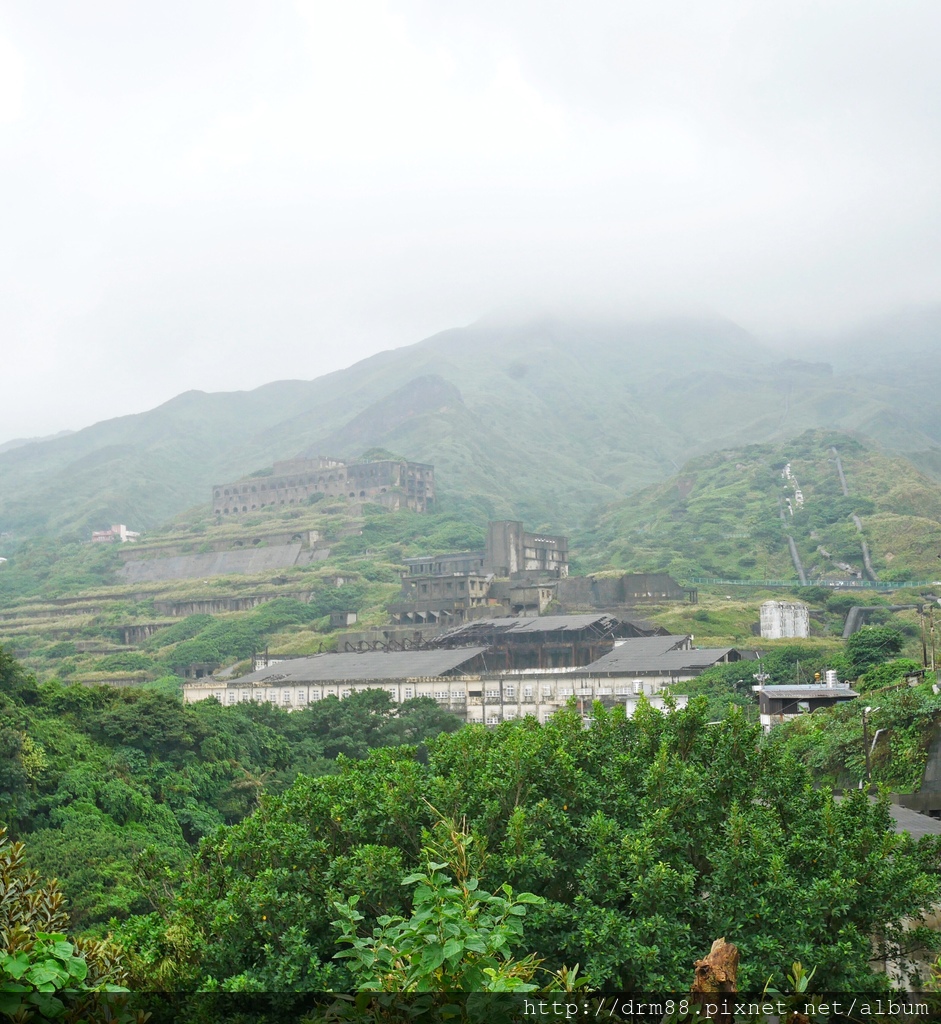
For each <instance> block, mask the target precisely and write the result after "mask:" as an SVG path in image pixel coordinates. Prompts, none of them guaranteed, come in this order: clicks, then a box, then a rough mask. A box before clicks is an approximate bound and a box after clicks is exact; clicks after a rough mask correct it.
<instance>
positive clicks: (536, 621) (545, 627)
mask: <svg viewBox="0 0 941 1024" xmlns="http://www.w3.org/2000/svg"><path fill="white" fill-rule="evenodd" d="M537 585H539V584H537ZM618 621H619V620H618V619H616V618H614V617H613V616H611V615H605V614H602V613H597V612H596V613H595V614H594V615H529V616H521V615H501V616H499V617H496V618H492V619H474V620H472V621H471V622H465V623H464V625H462V626H455V627H454V629H449V630H448V631H447V632H446V633H442V634H441V636H440V637H438V638H437V639H438V640H443V639H445V638H447V639H448V640H452V639H454V638H455V637H458V636H463V635H466V636H467V637H468V638H469V639H473V638H476V637H478V636H480V635H482V634H483V635H492V634H494V633H500V634H506V633H512V634H513V635H514V636H516V635H517V634H520V633H559V632H565V631H567V630H573V631H575V630H580V629H588V628H590V627H591V626H597V627H598V628H600V629H602V630H605V631H606V630H607V629H608V628H609V627H613V626H615V625H617V623H618Z"/></svg>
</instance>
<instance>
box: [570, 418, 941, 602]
mask: <svg viewBox="0 0 941 1024" xmlns="http://www.w3.org/2000/svg"><path fill="white" fill-rule="evenodd" d="M838 459H839V462H838V461H837V460H838ZM841 468H842V470H843V478H842V479H841V477H840V469H841ZM844 481H845V483H846V493H844V488H843V483H844ZM854 516H855V519H854ZM857 520H858V523H857ZM788 537H791V538H792V539H793V540H794V542H795V547H796V550H797V552H798V555H799V557H800V560H801V564H802V567H803V568H804V570H805V572H806V575H807V577H808V580H809V581H810V582H812V581H813V580H814V579H820V580H847V579H854V578H855V579H864V578H867V577H870V576H871V574H874V575H875V576H876V578H877V579H878V580H880V581H883V582H893V581H897V582H905V581H909V580H932V579H935V578H937V577H938V575H939V571H938V568H939V567H938V561H937V559H938V554H939V552H941V488H939V487H938V486H937V485H936V484H935V483H934V482H933V481H931V480H929V479H928V478H927V477H925V476H923V475H922V474H921V473H920V472H919V471H918V470H917V469H916V468H915V467H914V466H913V465H912V464H911V463H910V462H908V461H907V460H906V459H904V458H903V457H900V456H890V455H887V454H885V453H883V452H880V451H879V450H877V449H876V447H875V446H874V445H873V444H871V443H869V444H866V443H863V442H862V441H860V440H859V439H858V438H857V437H855V436H851V435H848V434H841V433H839V432H836V431H824V430H816V431H807V432H806V433H804V434H802V435H801V436H800V437H797V438H795V439H793V440H791V441H787V442H782V443H779V444H764V445H747V446H744V447H741V448H737V449H729V450H724V451H721V452H714V453H711V454H709V455H706V456H702V457H700V458H698V459H693V460H691V461H690V462H689V463H688V464H687V465H686V466H684V468H683V472H682V473H680V474H678V475H675V476H673V477H671V478H670V479H668V480H666V481H664V482H663V483H660V484H657V485H655V486H654V487H651V488H648V489H646V490H644V491H642V492H641V493H639V494H636V495H633V496H632V497H631V498H630V499H628V500H627V501H623V500H622V501H619V502H616V503H613V504H611V505H609V506H607V507H606V508H605V509H603V510H602V511H601V512H599V513H598V514H597V515H596V516H595V517H594V519H593V520H592V522H591V523H590V524H589V525H588V526H587V527H586V528H585V529H583V530H580V531H578V532H577V533H576V535H575V537H574V538H573V541H572V546H573V548H574V549H575V550H577V551H580V552H581V553H582V554H581V561H580V568H582V569H592V570H594V569H604V568H614V567H617V568H625V569H634V570H654V569H667V570H668V571H670V572H672V573H673V574H675V575H677V576H678V577H679V578H682V579H688V578H691V577H702V576H705V577H719V578H724V579H795V578H796V577H797V570H796V567H795V565H794V563H793V560H792V557H791V553H790V550H789V545H788ZM863 542H865V544H866V548H867V550H868V552H869V553H870V559H871V562H870V564H871V571H870V570H869V569H867V566H866V565H865V559H864V556H863Z"/></svg>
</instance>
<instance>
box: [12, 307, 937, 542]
mask: <svg viewBox="0 0 941 1024" xmlns="http://www.w3.org/2000/svg"><path fill="white" fill-rule="evenodd" d="M826 357H827V352H826V351H816V352H815V353H814V361H813V362H811V361H809V360H800V359H794V358H783V359H782V358H781V354H780V353H776V352H773V351H771V350H769V349H766V348H764V347H763V346H762V345H760V344H759V343H758V342H757V341H756V340H755V339H754V338H752V337H751V336H750V335H748V334H747V332H745V331H743V330H742V329H741V328H740V327H738V326H736V325H735V324H733V323H731V322H729V321H725V320H722V319H720V318H712V319H701V320H690V319H685V320H684V319H673V320H669V319H665V320H659V321H647V322H642V321H636V322H630V321H624V322H615V321H607V322H603V321H602V322H589V321H585V320H582V321H579V320H568V321H563V320H552V319H548V318H542V319H535V320H531V321H528V322H517V323H514V324H509V325H503V324H501V323H499V322H497V321H488V322H485V323H481V324H476V325H472V326H470V327H467V328H461V329H454V330H449V331H445V332H443V333H441V334H439V335H436V336H434V337H432V338H428V339H426V340H425V341H422V342H419V343H417V344H416V345H412V346H408V347H406V348H401V349H396V350H393V351H388V352H382V353H379V354H378V355H375V356H372V357H370V358H368V359H365V360H362V361H361V362H359V363H356V364H355V365H354V366H351V367H348V368H346V369H344V370H340V371H337V372H335V373H331V374H327V375H326V376H323V377H319V378H317V379H315V380H312V381H279V382H275V383H271V384H266V385H264V386H262V387H259V388H257V389H255V390H253V391H247V392H237V393H222V394H204V393H201V392H186V393H184V394H181V395H179V396H177V397H176V398H174V399H172V400H171V401H169V402H167V403H165V404H164V405H162V406H160V407H159V408H157V409H153V410H151V411H149V412H144V413H139V414H136V415H133V416H125V417H121V418H118V419H114V420H104V421H102V422H100V423H97V424H95V425H94V426H92V427H88V428H86V429H85V430H80V431H77V432H75V433H73V434H70V435H67V436H65V437H58V438H53V439H50V440H46V441H42V442H39V443H31V444H26V445H22V446H20V447H17V448H15V449H12V450H8V451H5V452H0V532H12V533H14V534H15V535H17V536H20V537H25V536H29V535H35V534H42V533H50V534H54V535H59V534H63V533H64V534H72V535H75V536H76V537H80V536H87V534H88V532H89V531H90V530H92V529H97V528H100V527H102V526H107V525H108V524H109V523H110V522H112V521H115V522H118V521H120V522H127V523H128V525H129V526H131V527H132V528H136V529H149V528H152V527H153V526H155V525H157V524H159V523H161V522H163V521H166V520H167V519H169V518H170V517H171V516H173V515H175V514H178V513H179V512H180V511H182V510H183V509H185V508H187V507H190V506H192V505H195V504H199V503H202V502H204V501H205V500H206V496H207V494H208V490H209V487H210V486H211V485H212V484H214V483H218V482H224V481H227V480H232V479H235V478H237V477H238V476H241V475H244V474H247V473H251V472H253V471H256V470H259V469H261V468H264V467H265V466H270V465H271V464H272V462H274V461H275V460H276V459H283V458H291V457H294V456H296V455H297V454H298V453H300V452H302V451H305V450H311V451H318V452H322V453H323V454H336V455H341V456H344V455H346V456H349V455H351V454H355V453H356V452H357V451H358V450H362V448H364V447H368V446H381V447H386V448H390V449H394V450H396V451H398V452H400V453H402V454H404V455H406V456H407V457H409V458H412V459H416V460H420V461H425V462H431V463H434V465H435V466H436V468H437V476H438V490H439V494H440V496H441V499H442V500H443V501H444V502H445V507H448V503H449V502H450V503H452V504H451V507H452V508H459V507H461V503H462V502H467V501H468V500H477V501H478V507H480V508H481V509H482V510H493V511H494V513H495V514H499V515H510V516H513V517H519V518H527V519H528V518H531V517H534V516H535V518H537V519H539V520H540V521H544V520H551V521H554V522H556V523H557V524H558V527H559V528H560V529H563V530H571V529H573V528H574V527H576V526H577V525H578V524H579V523H581V522H583V521H584V519H585V517H586V515H587V514H588V513H589V512H590V510H592V509H593V508H595V507H596V506H597V505H599V504H601V503H605V502H609V501H614V500H616V499H617V498H618V497H619V496H623V495H625V494H629V493H632V492H634V491H637V490H639V489H641V488H643V487H645V486H648V485H650V484H653V483H656V482H657V481H659V480H662V479H664V478H665V477H667V476H668V475H669V474H671V473H673V472H675V471H676V470H677V469H678V468H679V467H681V466H682V465H684V464H685V463H686V461H687V460H688V459H689V458H691V457H692V458H695V457H697V456H699V455H702V454H705V453H707V452H709V451H714V450H717V449H721V448H727V447H733V446H735V445H741V444H744V443H747V442H768V441H775V440H779V439H783V438H787V437H792V436H795V435H796V434H799V433H801V432H802V431H804V430H806V429H809V428H815V427H833V428H835V429H842V430H854V431H860V432H864V433H867V434H869V435H871V436H872V437H873V438H874V439H875V440H876V441H877V442H878V443H879V444H882V445H884V446H886V447H888V448H890V449H893V450H897V451H904V452H911V453H912V455H913V457H916V458H918V459H919V460H920V465H921V466H922V467H923V469H925V470H926V471H928V472H936V471H937V468H938V466H939V464H941V459H939V457H938V454H937V451H938V447H939V444H941V405H939V400H938V398H937V397H936V396H937V395H938V393H939V389H938V388H936V387H934V385H935V383H937V382H936V381H935V378H936V377H937V375H938V374H937V372H936V371H934V370H933V369H932V368H931V366H930V365H929V366H927V367H925V366H923V365H921V364H920V363H919V364H918V366H917V368H916V367H913V368H912V372H910V373H908V374H907V375H906V374H905V370H904V366H899V365H897V366H896V371H895V373H894V375H886V374H885V373H883V367H882V364H879V365H875V364H873V365H875V369H873V370H872V371H871V372H870V370H868V369H866V365H868V364H866V365H863V366H862V367H861V368H859V369H858V370H857V369H854V368H852V367H851V368H848V369H845V370H843V371H841V372H835V371H832V370H830V368H829V367H828V366H827V364H826V363H821V362H820V360H821V359H822V358H826ZM922 362H923V360H922ZM897 363H898V360H897ZM916 369H917V372H916ZM429 378H431V379H434V380H435V382H436V383H435V384H434V386H433V387H431V391H432V392H434V393H435V396H438V395H439V394H440V395H444V394H447V395H449V396H451V397H450V398H448V399H447V400H444V401H439V400H438V398H437V397H433V398H432V400H430V401H429V402H427V403H426V404H425V405H424V406H423V405H422V404H421V403H420V402H419V403H418V404H417V405H416V404H415V403H414V402H410V398H409V396H410V395H411V398H412V399H415V398H416V397H417V396H419V395H420V394H421V393H422V389H423V388H424V387H428V386H429V385H428V384H427V382H428V380H429ZM422 381H425V382H426V383H425V384H424V385H423V384H422V383H421V382H422ZM452 389H453V390H452ZM457 395H459V396H460V401H458V400H457V397H456V396H457ZM913 396H914V397H913ZM919 453H921V454H919Z"/></svg>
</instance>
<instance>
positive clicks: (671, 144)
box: [0, 0, 941, 442]
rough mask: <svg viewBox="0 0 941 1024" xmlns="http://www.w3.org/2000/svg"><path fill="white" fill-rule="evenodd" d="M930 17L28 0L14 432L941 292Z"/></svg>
mask: <svg viewBox="0 0 941 1024" xmlns="http://www.w3.org/2000/svg"><path fill="white" fill-rule="evenodd" d="M939 37H941V7H939V5H938V4H937V3H936V2H934V0H907V2H906V3H904V4H899V3H897V2H894V0H891V2H890V0H872V2H867V3H859V2H858V0H853V2H850V0H833V2H831V3H827V4H819V3H815V2H809V0H791V2H789V3H787V4H778V5H773V4H768V3H766V2H757V0H752V2H747V0H715V2H711V3H708V4H706V3H699V2H694V0H685V2H676V0H661V2H659V3H656V4H651V3H647V2H643V3H642V2H640V0H588V2H586V3H582V4H572V3H570V2H565V0H540V2H538V3H537V2H535V0H518V2H516V3H513V4H506V3H499V2H497V0H474V2H473V3H469V2H464V0H458V2H454V3H445V4H442V3H440V2H432V0H387V2H382V0H346V2H344V3H335V2H327V0H297V2H288V0H226V2H225V3H223V2H221V0H204V2H196V3H193V2H192V0H189V2H183V0H165V2H163V3H160V4H140V3H132V4H128V3H126V2H123V0H84V2H83V3H81V4H75V3H69V2H67V0H57V2H49V3H45V4H41V5H40V4H17V3H14V2H11V0H7V2H2V3H0V175H2V185H3V195H4V200H5V201H4V217H3V228H2V232H0V261H2V278H0V282H2V283H0V288H2V301H0V337H2V339H3V344H2V350H0V351H2V361H0V367H2V380H3V383H4V388H3V396H4V398H3V402H2V403H0V442H2V441H4V440H7V439H9V438H13V437H23V436H33V435H41V434H49V433H52V432H54V431H58V430H62V429H67V428H79V427H82V426H84V425H87V424H88V423H91V422H93V421H95V420H99V419H104V418H109V417H111V416H115V415H121V414H124V413H128V412H134V411H139V410H142V409H145V408H148V407H151V406H153V405H155V404H157V403H158V402H161V401H164V400H165V399H167V398H169V397H171V396H172V395H174V394H177V393H179V392H181V391H184V390H187V389H190V388H199V389H203V390H230V389H245V388H251V387H255V386H257V385H259V384H262V383H264V382H266V381H269V380H275V379H279V378H288V377H294V378H298V377H300V378H310V377H314V376H318V375H319V374H321V373H324V372H327V371H330V370H333V369H336V368H338V367H341V366H344V365H348V364H349V363H351V362H353V361H354V360H356V359H358V358H361V357H363V356H366V355H368V354H370V353H372V352H375V351H378V350H380V349H384V348H390V347H395V346H399V345H404V344H408V343H411V342H414V341H417V340H419V339H421V338H422V337H424V336H426V335H428V334H431V333H433V332H435V331H437V330H441V329H443V328H446V327H451V326H456V325H460V324H463V323H467V322H470V321H472V320H475V319H477V318H479V317H481V316H483V315H487V314H489V313H491V312H492V311H493V310H499V309H501V308H505V307H513V308H514V309H520V308H526V307H532V308H545V307H546V306H547V305H550V306H559V305H561V306H564V307H566V308H579V309H581V310H588V311H590V310H592V309H598V310H604V311H605V312H606V314H607V313H608V312H610V311H611V310H615V309H619V308H624V309H629V308H631V307H632V306H634V305H635V304H638V303H640V304H644V305H645V306H647V307H649V306H650V305H651V304H653V305H655V306H657V307H659V308H674V307H675V308H683V309H690V308H708V309H711V310H714V311H716V312H719V313H721V314H723V315H725V316H728V317H730V318H732V319H734V320H736V321H737V322H738V323H740V324H741V325H742V326H744V327H746V328H747V329H749V330H751V331H753V332H754V333H755V334H756V335H757V336H759V337H760V338H761V339H762V340H764V341H766V342H771V343H775V342H776V341H778V340H780V339H783V338H787V337H792V336H798V337H801V338H808V337H811V338H812V337H825V336H828V335H830V334H832V333H834V332H837V331H840V330H843V329H845V328H847V327H848V326H849V325H852V324H854V323H860V322H863V321H865V320H867V319H868V318H870V317H875V316H878V315H881V314H883V313H885V312H887V311H891V310H894V309H899V308H904V307H907V306H918V305H923V304H932V303H937V302H938V301H939V300H941V294H939V293H941V287H939V283H938V282H939V281H941V274H939V271H941V259H939V256H941V190H939V189H938V187H937V183H938V181H939V180H941V159H939V154H941V130H939V128H941V123H939V122H941V117H939V114H941V109H939V108H941V62H939V61H938V60H937V58H936V52H935V51H936V48H937V39H938V38H939Z"/></svg>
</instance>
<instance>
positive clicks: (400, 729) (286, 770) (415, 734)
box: [0, 648, 459, 928]
mask: <svg viewBox="0 0 941 1024" xmlns="http://www.w3.org/2000/svg"><path fill="white" fill-rule="evenodd" d="M458 725H459V721H458V719H456V718H455V717H453V716H452V715H450V714H448V713H447V712H445V711H441V710H440V709H439V708H438V706H437V705H436V704H435V702H434V701H431V700H429V699H427V698H416V699H414V700H411V701H406V702H405V703H403V704H402V705H400V706H396V705H394V704H393V703H392V702H391V700H390V698H389V695H388V694H387V693H386V692H385V691H365V692H362V693H358V694H355V695H354V696H353V697H351V698H349V699H348V700H344V701H340V700H337V699H336V698H335V697H332V698H328V699H326V700H323V701H320V702H318V703H317V704H314V705H312V706H310V707H309V708H306V709H304V710H302V711H297V712H294V713H288V712H287V711H285V710H284V709H282V708H278V707H272V706H270V705H267V704H262V705H254V704H238V705H235V706H233V707H227V708H223V707H221V706H220V705H219V704H218V703H217V702H215V701H205V702H202V703H199V704H195V705H183V704H181V703H180V701H179V699H178V698H177V697H175V696H172V695H168V694H165V693H161V692H159V691H152V690H141V689H126V690H120V689H111V688H107V687H102V688H87V687H82V686H69V687H65V686H62V685H61V684H59V683H55V682H52V683H47V684H44V685H42V686H37V685H36V683H35V681H34V680H33V679H32V678H31V677H30V676H28V675H27V674H26V673H24V672H23V670H22V669H21V668H20V667H19V665H18V664H17V663H16V662H15V661H13V659H11V658H10V657H9V655H8V654H7V653H6V652H5V651H4V650H3V649H2V648H0V824H6V825H8V826H9V827H10V828H11V830H12V832H13V833H14V834H16V835H17V836H18V837H20V838H24V839H26V840H27V841H28V849H29V856H30V861H31V863H32V864H33V866H35V867H36V868H38V869H39V870H40V871H41V873H42V874H43V875H46V876H48V877H58V878H59V879H60V881H61V882H62V885H63V889H64V891H65V893H66V895H67V896H68V897H69V900H70V903H71V905H72V911H73V918H74V921H75V923H76V925H77V926H79V927H80V928H87V927H90V926H91V925H94V924H95V923H96V922H97V923H103V922H105V921H107V920H108V919H109V918H110V917H112V916H115V915H116V916H125V915H127V914H128V913H131V912H141V911H144V910H146V909H148V908H149V907H150V906H151V904H152V903H153V901H154V900H157V899H159V898H160V892H161V891H162V890H161V886H162V878H163V873H164V872H165V871H166V870H168V869H169V868H178V867H180V866H181V865H183V864H185V862H186V861H187V860H188V858H189V856H190V852H191V849H192V846H193V844H195V843H196V842H198V840H199V839H200V838H201V837H202V836H204V835H207V834H208V833H210V832H212V830H213V829H215V828H217V827H218V826H219V825H221V824H223V823H226V822H236V821H239V820H240V819H242V818H243V817H244V816H245V815H246V814H249V813H250V812H251V811H252V810H253V809H254V808H255V807H256V806H257V804H258V801H259V798H260V796H261V794H262V793H263V792H265V791H271V792H280V791H282V790H284V789H285V788H286V787H287V786H288V785H290V784H291V782H293V780H294V778H295V776H296V775H297V773H298V772H299V771H303V772H305V773H307V774H309V775H318V774H321V773H323V772H330V771H335V770H336V764H335V758H336V757H338V756H340V755H343V756H346V757H352V758H359V757H364V756H365V755H366V753H367V752H368V751H369V750H370V749H371V748H373V747H376V746H388V745H395V744H402V743H408V744H413V745H414V744H421V743H422V742H423V741H425V740H426V739H427V738H428V737H430V736H433V735H435V734H437V733H438V732H440V731H441V730H449V729H455V728H457V727H458Z"/></svg>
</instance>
